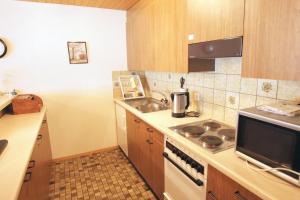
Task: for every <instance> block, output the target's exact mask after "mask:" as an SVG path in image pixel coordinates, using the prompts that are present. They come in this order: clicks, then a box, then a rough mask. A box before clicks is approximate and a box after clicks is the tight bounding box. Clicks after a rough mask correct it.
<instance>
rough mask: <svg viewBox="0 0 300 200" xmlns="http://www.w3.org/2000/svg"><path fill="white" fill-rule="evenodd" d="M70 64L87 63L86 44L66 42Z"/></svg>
mask: <svg viewBox="0 0 300 200" xmlns="http://www.w3.org/2000/svg"><path fill="white" fill-rule="evenodd" d="M68 51H69V62H70V64H86V63H88V56H87V48H86V42H68Z"/></svg>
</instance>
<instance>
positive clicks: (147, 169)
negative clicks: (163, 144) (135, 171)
mask: <svg viewBox="0 0 300 200" xmlns="http://www.w3.org/2000/svg"><path fill="white" fill-rule="evenodd" d="M152 133H153V129H152V128H150V127H149V126H148V125H147V124H146V123H143V122H142V123H141V126H140V131H139V134H140V135H139V137H140V140H139V141H140V143H139V145H140V150H141V151H140V153H141V154H140V157H141V167H140V169H141V171H140V172H141V174H142V176H143V177H144V179H145V180H146V181H147V183H148V184H150V183H151V181H152V180H151V179H152V176H151V152H150V146H151V144H152V142H151V138H152Z"/></svg>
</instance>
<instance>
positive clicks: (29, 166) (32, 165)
mask: <svg viewBox="0 0 300 200" xmlns="http://www.w3.org/2000/svg"><path fill="white" fill-rule="evenodd" d="M34 166H35V160H31V161H30V162H29V165H28V167H27V168H28V169H31V168H34Z"/></svg>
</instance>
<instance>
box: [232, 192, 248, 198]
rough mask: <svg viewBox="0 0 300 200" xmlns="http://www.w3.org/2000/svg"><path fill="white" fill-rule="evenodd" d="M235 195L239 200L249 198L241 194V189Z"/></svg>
mask: <svg viewBox="0 0 300 200" xmlns="http://www.w3.org/2000/svg"><path fill="white" fill-rule="evenodd" d="M234 196H235V197H236V198H237V199H238V200H247V199H246V198H245V197H243V196H242V195H241V193H240V192H239V191H236V192H235V193H234Z"/></svg>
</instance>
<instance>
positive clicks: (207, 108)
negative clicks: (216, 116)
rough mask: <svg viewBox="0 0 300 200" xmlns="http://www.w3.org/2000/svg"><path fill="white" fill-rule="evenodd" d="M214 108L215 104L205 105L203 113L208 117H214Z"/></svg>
mask: <svg viewBox="0 0 300 200" xmlns="http://www.w3.org/2000/svg"><path fill="white" fill-rule="evenodd" d="M213 106H214V104H212V103H205V102H204V103H203V112H204V113H205V114H206V115H207V116H212V112H213Z"/></svg>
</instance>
